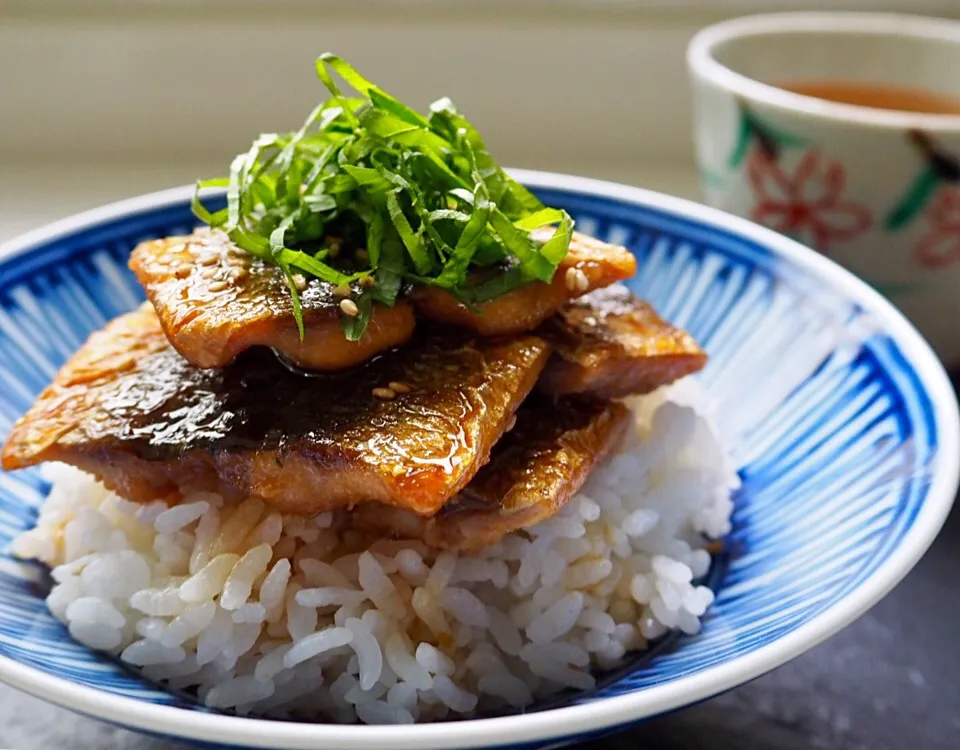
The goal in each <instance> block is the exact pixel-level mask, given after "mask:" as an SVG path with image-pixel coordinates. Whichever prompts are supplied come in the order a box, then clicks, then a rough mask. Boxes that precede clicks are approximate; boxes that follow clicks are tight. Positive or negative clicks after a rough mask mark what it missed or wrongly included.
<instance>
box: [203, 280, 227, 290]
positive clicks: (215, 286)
mask: <svg viewBox="0 0 960 750" xmlns="http://www.w3.org/2000/svg"><path fill="white" fill-rule="evenodd" d="M229 286H230V284H229V283H227V282H226V281H214V282H213V283H212V284H210V285H209V286H208V287H207V289H208V290H210V291H211V292H222V291H223V290H224V289H227V288H228V287H229Z"/></svg>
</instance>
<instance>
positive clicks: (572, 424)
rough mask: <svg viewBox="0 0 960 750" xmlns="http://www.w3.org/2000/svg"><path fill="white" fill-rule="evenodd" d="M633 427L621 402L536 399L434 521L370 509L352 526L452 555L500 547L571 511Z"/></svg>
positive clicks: (355, 515)
mask: <svg viewBox="0 0 960 750" xmlns="http://www.w3.org/2000/svg"><path fill="white" fill-rule="evenodd" d="M629 423H630V412H629V410H628V409H627V408H626V407H625V406H623V405H622V404H620V403H616V402H611V401H602V400H600V399H593V398H587V397H580V396H573V397H570V398H565V399H560V400H559V401H556V402H555V401H554V400H552V399H549V398H546V397H532V398H530V399H529V400H528V401H527V402H526V403H525V404H524V405H523V406H522V407H521V408H520V410H519V411H518V412H517V422H516V426H515V427H514V428H513V429H512V430H511V431H510V432H509V433H507V434H506V435H505V436H504V437H503V438H502V439H501V440H500V442H499V443H498V444H497V446H496V447H495V448H494V450H493V455H492V456H491V459H490V463H488V464H487V465H486V466H484V467H483V468H482V469H481V470H480V472H479V473H478V474H477V476H476V477H474V479H473V481H472V482H471V483H470V484H469V485H467V487H466V488H465V489H464V490H463V491H462V492H460V493H459V494H458V495H457V496H456V497H454V498H453V499H452V500H451V501H450V502H448V503H447V504H446V505H444V506H443V508H442V509H441V510H440V512H439V513H437V515H436V516H434V517H433V518H429V519H425V518H422V517H419V516H415V515H413V514H412V513H409V512H407V511H404V510H401V509H399V508H383V507H379V506H375V505H366V506H363V507H360V508H356V509H355V510H354V511H353V512H352V513H350V514H348V516H349V518H347V519H345V521H346V523H348V524H352V525H353V526H354V527H356V528H360V529H363V530H368V531H375V532H379V533H383V534H388V535H392V536H397V537H403V538H419V539H423V541H425V542H426V543H427V544H429V545H431V546H434V547H441V548H444V549H460V550H464V549H466V550H470V549H478V548H481V547H486V546H489V545H491V544H495V543H496V542H498V541H499V540H500V539H501V538H503V537H504V536H505V535H506V534H509V533H510V532H511V531H516V530H517V529H523V528H527V527H529V526H532V525H534V524H536V523H538V522H540V521H543V520H545V519H547V518H550V517H551V516H553V515H554V514H555V513H557V511H559V510H560V509H561V508H562V507H563V506H564V505H566V503H567V501H569V500H570V498H571V497H573V496H574V495H575V494H576V493H577V491H578V490H579V489H580V487H582V486H583V483H584V482H585V481H586V479H587V477H588V476H589V475H590V472H591V471H593V469H594V468H595V467H596V466H597V465H599V464H600V463H602V462H603V461H604V459H605V458H606V457H607V456H608V455H609V454H610V453H611V452H612V451H614V450H615V449H616V447H617V446H618V445H619V443H620V441H621V439H622V437H623V434H624V432H625V431H626V429H627V427H628V425H629Z"/></svg>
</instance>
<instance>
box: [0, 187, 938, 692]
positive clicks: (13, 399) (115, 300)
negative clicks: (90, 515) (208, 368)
mask: <svg viewBox="0 0 960 750" xmlns="http://www.w3.org/2000/svg"><path fill="white" fill-rule="evenodd" d="M538 192H539V193H540V195H541V197H542V198H543V199H544V200H545V201H546V202H548V203H550V204H553V205H558V206H562V207H565V208H566V209H567V210H569V211H570V212H571V213H572V214H573V215H574V217H575V218H576V219H577V222H578V227H579V229H581V230H582V231H585V232H587V233H589V234H593V235H595V236H597V237H600V238H602V239H607V240H611V241H614V242H620V243H623V244H625V245H627V246H628V247H630V248H631V249H632V250H633V251H634V252H635V253H636V254H637V256H638V259H639V272H638V274H637V276H636V278H635V279H634V280H633V281H632V282H631V283H632V287H633V290H634V292H635V293H637V294H638V295H640V296H642V297H645V298H647V299H649V300H650V301H651V302H652V303H653V304H654V306H655V307H656V308H657V309H658V310H659V311H660V312H661V313H662V314H663V315H664V316H665V317H666V318H668V319H670V320H672V321H673V322H675V323H677V324H679V325H682V326H684V327H687V328H688V329H689V330H690V331H691V332H692V333H693V334H694V335H695V336H696V337H697V338H698V339H699V340H700V342H701V343H702V344H703V345H704V347H705V348H706V349H707V350H708V351H709V352H710V355H711V360H710V364H709V365H708V367H707V369H706V371H705V372H704V373H703V374H702V381H703V383H704V385H705V387H706V390H707V392H708V393H709V394H710V395H711V396H712V397H714V398H715V399H716V401H717V408H718V419H719V421H720V424H721V425H722V427H723V428H724V429H725V431H727V434H730V435H732V436H735V438H736V440H735V445H736V453H735V458H736V461H737V466H738V467H739V469H740V474H741V477H742V479H743V487H742V490H741V491H740V492H739V494H738V496H737V498H736V510H735V516H734V529H733V532H732V533H731V535H730V536H729V538H728V539H727V541H726V551H725V553H724V563H725V564H724V565H723V567H722V569H721V568H718V569H717V571H716V573H715V575H714V576H713V580H714V582H715V584H716V589H717V592H718V596H717V600H716V603H715V604H714V605H713V607H712V608H711V610H710V612H709V613H708V616H707V618H706V620H705V624H704V628H703V631H702V632H701V633H700V634H698V635H697V636H694V637H683V638H677V639H675V640H673V641H672V642H671V643H670V644H669V647H667V648H662V649H657V650H656V653H655V654H654V655H653V656H648V657H645V658H642V659H639V660H638V661H636V662H635V663H633V664H632V665H630V666H629V667H628V668H626V669H624V670H621V671H620V672H618V673H617V674H616V675H613V676H611V677H610V678H609V679H607V680H605V681H604V682H603V683H602V686H601V688H600V689H598V690H597V691H595V692H593V693H591V694H589V695H583V696H580V697H577V698H575V699H574V700H575V701H579V702H590V701H597V700H603V699H604V698H607V697H610V696H618V695H624V694H628V693H632V692H635V691H639V690H643V689H644V688H647V687H650V686H654V685H660V684H663V683H666V682H670V681H672V680H675V679H677V678H679V677H681V676H684V675H690V674H694V673H699V672H702V671H703V670H707V669H710V668H711V667H712V666H714V665H717V664H721V663H725V662H729V661H730V660H733V659H737V658H738V657H741V656H743V655H745V654H747V653H749V652H751V651H753V650H755V649H757V648H759V647H761V646H764V645H767V644H770V643H772V642H774V641H776V640H777V639H779V638H781V637H783V636H784V635H786V634H787V633H790V632H792V631H794V630H796V629H797V628H798V627H800V626H801V625H803V624H804V623H805V622H808V621H809V620H810V619H811V618H812V617H814V616H816V615H817V614H818V613H820V612H822V611H824V610H825V609H827V608H829V607H831V606H832V605H834V604H836V603H837V602H838V601H840V600H841V599H842V598H843V597H844V596H846V595H847V594H848V593H849V592H850V591H852V590H854V589H856V588H857V587H858V586H859V585H861V584H862V583H863V582H864V581H865V580H866V579H867V578H868V577H869V576H870V575H871V574H872V573H873V572H874V571H875V570H876V569H877V567H878V565H880V564H881V563H882V562H883V561H884V560H885V559H886V558H888V557H889V555H890V554H891V552H892V551H893V550H894V549H896V547H897V546H898V544H900V542H901V541H902V539H903V538H904V535H905V534H906V533H907V532H908V531H909V529H910V528H911V525H912V524H913V523H914V521H915V519H916V518H917V514H918V512H919V511H920V509H921V507H922V506H923V503H924V500H925V497H926V495H927V493H928V490H929V479H930V477H929V471H928V466H929V465H930V463H931V461H932V459H933V457H934V455H935V452H936V449H937V429H936V424H935V420H934V413H933V409H932V405H931V403H930V399H929V397H928V394H927V391H926V390H925V387H924V384H923V383H922V382H921V380H920V378H919V376H918V374H917V372H916V371H915V370H914V368H913V367H912V365H911V363H910V362H909V361H907V359H906V358H905V357H904V355H903V353H902V352H901V351H900V349H899V348H898V346H897V344H896V342H895V341H894V340H892V339H891V338H890V337H888V336H886V335H884V334H883V333H882V332H875V331H872V330H871V329H870V325H869V324H870V320H869V316H867V315H866V314H865V313H864V311H863V310H861V309H860V308H859V307H858V306H857V305H856V304H854V303H852V302H850V301H848V300H846V299H844V298H842V297H841V296H839V295H838V293H836V292H831V291H830V290H829V289H825V288H824V283H823V281H822V280H820V279H817V278H815V277H814V276H812V275H811V274H809V273H808V272H807V271H805V270H803V269H801V268H799V267H795V266H792V265H791V264H789V263H788V262H787V261H785V260H783V259H782V258H781V257H780V256H778V255H776V254H774V253H772V252H770V251H769V250H768V249H766V248H765V247H763V246H762V245H760V244H757V243H756V242H753V241H751V240H748V239H745V238H743V237H740V236H737V235H735V234H732V233H729V232H726V231H724V230H722V229H719V228H716V227H712V226H709V225H707V224H701V223H698V222H695V221H693V220H691V219H688V218H683V217H678V216H674V215H670V214H667V213H666V212H662V211H659V210H655V209H652V208H642V207H638V206H637V205H635V204H633V203H630V202H626V201H619V200H617V199H614V198H605V197H598V196H595V195H587V194H581V193H577V192H575V191H567V190H559V189H549V190H540V191H538ZM193 224H194V222H193V219H192V217H191V215H190V210H189V206H188V205H187V204H186V203H182V204H176V205H172V206H168V207H164V208H159V209H154V210H148V211H143V212H140V213H136V214H133V215H129V216H124V217H122V218H119V219H113V220H108V221H104V222H102V223H100V224H97V225H96V226H92V227H90V228H88V229H85V230H82V231H78V232H76V233H73V234H71V235H69V236H67V237H64V238H60V239H58V240H55V241H52V242H48V243H46V244H40V245H38V246H36V247H34V248H32V249H31V250H30V251H29V252H27V253H21V254H18V255H16V256H14V257H11V258H9V259H7V260H6V261H4V262H2V264H0V435H5V434H6V433H7V432H8V430H9V428H10V426H11V425H12V423H13V421H14V420H15V419H16V418H17V417H18V416H19V415H20V414H21V413H23V412H24V411H25V410H26V409H27V407H28V406H29V404H30V403H31V401H32V399H33V398H34V397H35V395H36V394H37V393H38V392H39V391H40V390H41V389H42V388H43V387H44V386H46V385H47V383H48V382H49V380H50V379H51V378H52V376H53V374H54V373H55V371H56V369H57V368H58V367H59V366H60V365H61V364H62V363H63V361H64V359H65V358H66V357H67V356H69V354H70V353H71V352H73V351H74V350H75V349H76V348H77V347H78V346H79V345H80V344H81V343H82V341H83V340H84V339H85V338H86V336H87V335H88V334H89V333H90V332H92V331H94V330H96V329H98V328H100V327H102V326H103V324H105V323H106V322H107V321H108V320H109V319H111V318H112V317H114V316H116V315H117V314H119V313H121V312H124V311H126V310H129V309H131V308H132V307H133V306H135V305H136V304H137V303H138V302H139V301H140V300H141V299H142V292H141V290H140V288H139V287H138V285H137V284H136V283H135V281H134V279H133V276H132V274H131V273H130V272H129V271H128V269H127V267H126V259H127V256H128V255H129V252H130V250H131V248H132V247H133V246H134V245H135V244H136V243H137V242H139V241H141V240H143V239H147V238H152V237H159V236H164V235H169V234H177V233H185V232H188V231H190V229H191V228H192V226H193ZM47 490H48V486H47V484H46V483H45V481H44V480H43V479H42V477H41V476H40V474H39V472H38V471H36V470H27V471H22V472H18V473H16V474H9V475H5V474H0V548H4V549H5V548H6V547H7V546H8V543H9V541H10V540H11V539H12V538H13V537H14V536H15V535H16V534H17V533H19V532H20V531H22V530H24V529H26V528H28V527H30V526H31V524H32V523H33V521H34V519H35V517H36V511H37V508H38V507H39V505H40V504H41V503H42V502H43V498H44V496H45V493H46V492H47ZM45 586H46V582H45V574H44V571H43V570H42V569H41V568H40V567H39V566H36V565H31V564H22V563H19V562H17V561H15V560H13V559H11V558H10V557H9V555H7V554H6V553H3V554H0V654H2V655H4V656H6V657H8V658H10V659H13V660H15V661H17V662H19V663H21V664H25V665H29V666H31V667H33V668H35V669H37V670H40V671H43V672H46V673H48V674H51V675H55V676H57V677H58V678H60V679H63V680H70V681H73V682H76V683H80V684H83V685H87V686H91V687H94V688H97V689H99V690H102V691H105V692H109V693H113V694H116V695H123V696H128V697H133V698H136V699H138V700H141V701H147V702H151V703H163V704H168V705H174V706H178V707H180V708H182V709H183V710H184V711H198V710H204V709H202V708H199V707H197V706H194V705H192V704H190V703H188V702H185V701H182V700H181V699H179V698H177V697H175V696H172V695H168V694H166V693H163V692H158V691H157V690H155V689H153V688H152V687H151V686H150V685H147V684H145V683H144V682H142V681H141V680H139V679H138V678H137V677H136V676H135V675H133V674H131V673H128V672H127V671H125V670H124V669H123V668H122V667H120V666H118V665H117V664H116V663H114V662H113V661H111V660H109V659H106V658H104V657H102V656H100V655H98V654H95V653H93V652H90V651H88V650H87V649H85V648H83V647H81V646H78V645H76V644H74V643H73V642H72V641H71V640H70V638H69V637H68V635H67V633H66V631H65V630H64V628H63V627H62V626H61V625H60V624H59V623H57V622H56V621H55V620H54V619H53V618H52V617H51V615H50V614H49V613H48V612H47V611H46V608H45V605H44V601H43V598H44V590H45Z"/></svg>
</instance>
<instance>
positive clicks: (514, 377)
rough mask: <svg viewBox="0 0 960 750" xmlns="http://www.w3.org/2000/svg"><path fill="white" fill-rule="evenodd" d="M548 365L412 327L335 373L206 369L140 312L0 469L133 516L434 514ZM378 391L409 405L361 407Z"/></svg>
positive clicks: (52, 397) (389, 402)
mask: <svg viewBox="0 0 960 750" xmlns="http://www.w3.org/2000/svg"><path fill="white" fill-rule="evenodd" d="M548 357H549V345H548V344H547V343H546V342H545V341H543V339H541V338H539V337H536V336H532V335H527V336H521V337H517V338H515V339H512V340H508V341H503V340H489V339H482V338H478V337H476V336H471V335H469V334H467V333H466V332H462V331H456V330H454V331H450V330H449V329H443V330H437V329H435V328H429V327H425V329H424V330H423V331H422V332H418V335H417V337H416V338H415V339H414V340H413V341H411V342H410V343H409V344H408V345H407V346H405V347H403V348H401V349H398V350H392V351H390V352H388V353H385V354H383V355H382V356H380V357H379V358H377V359H376V360H375V361H372V362H369V363H366V364H365V365H362V366H360V367H358V368H354V369H352V370H349V371H342V372H336V373H312V374H310V375H307V376H304V375H303V374H302V373H295V372H292V371H290V370H289V369H288V368H287V367H285V366H283V365H282V364H280V362H279V361H278V359H277V358H276V357H275V356H274V355H273V354H272V353H271V352H269V351H268V350H261V351H256V352H249V353H248V354H246V355H244V356H243V357H242V358H240V359H239V360H238V361H237V362H236V363H234V364H233V365H231V366H230V367H227V368H223V369H219V370H205V369H200V368H196V367H193V366H192V365H191V364H190V363H188V362H186V361H185V360H184V359H183V358H182V357H180V356H179V355H178V354H177V352H176V351H175V350H174V349H173V348H172V347H171V346H170V344H169V342H168V341H167V339H166V336H165V335H164V333H163V330H162V329H161V326H160V323H159V320H158V319H157V316H156V314H155V313H154V311H153V308H152V307H151V306H150V305H149V303H145V304H144V305H143V306H142V307H141V308H140V309H138V310H137V311H135V312H133V313H128V314H126V315H123V316H121V317H120V318H118V319H116V320H115V321H113V322H112V323H110V324H109V325H108V326H107V327H106V328H105V329H104V330H102V331H100V332H97V333H95V334H93V336H91V337H90V339H89V340H88V341H87V343H86V344H85V345H84V346H83V347H81V349H80V350H79V351H78V352H77V353H76V354H75V355H74V356H73V357H72V358H71V359H70V360H69V361H68V362H67V363H66V364H65V365H64V367H63V368H62V369H61V371H60V372H59V373H58V375H57V376H56V378H55V380H54V382H53V384H51V385H50V386H49V387H48V388H47V389H46V390H45V391H44V392H43V393H42V394H41V395H40V397H39V398H38V399H37V401H36V403H35V404H34V405H33V406H32V407H31V409H30V410H29V411H28V412H27V414H26V415H25V416H24V417H22V418H21V419H20V420H19V421H18V422H17V424H16V425H15V426H14V428H13V431H12V432H11V435H10V437H9V439H8V440H7V443H6V445H5V446H4V448H3V451H2V455H0V458H2V466H3V468H4V469H7V470H12V469H18V468H23V467H26V466H31V465H34V464H37V463H40V462H43V461H63V462H65V463H70V464H73V465H75V466H77V467H79V468H80V469H82V470H85V471H88V472H90V473H92V474H94V475H96V476H97V477H99V478H100V479H102V480H103V481H104V483H105V484H106V485H107V486H108V487H109V488H110V489H112V490H114V491H116V492H117V493H118V494H120V495H122V496H124V497H127V498H129V499H131V500H135V501H149V500H154V499H157V498H166V499H170V500H172V501H176V500H178V499H179V498H180V497H181V496H182V494H184V493H186V492H191V491H199V490H212V491H216V492H220V493H222V494H223V495H225V496H226V497H228V498H236V499H241V498H245V497H256V498H259V499H261V500H264V501H265V502H267V503H269V504H272V505H273V506H275V507H277V508H279V509H280V510H282V511H284V512H291V513H301V514H315V513H320V512H323V511H326V510H331V509H336V508H340V507H350V506H353V505H355V504H358V503H364V502H370V501H377V502H380V503H386V504H392V505H396V506H398V507H403V508H406V509H408V510H410V511H412V512H414V513H416V514H420V515H433V514H435V513H436V512H437V511H438V510H439V509H440V507H441V506H442V505H443V504H444V502H446V500H447V499H448V498H449V497H450V496H452V495H453V494H455V493H456V492H458V491H459V490H460V489H462V488H463V487H464V486H465V485H466V484H467V483H468V482H469V481H470V480H471V479H472V478H473V476H474V475H475V474H476V472H477V471H478V470H479V469H480V467H481V466H482V465H483V464H484V463H486V461H487V460H488V458H489V455H490V451H491V449H492V448H493V446H494V445H495V444H496V442H497V441H498V440H499V439H500V437H501V435H502V434H503V433H504V431H505V430H506V429H507V427H508V425H509V423H510V422H511V420H512V419H513V414H514V411H515V410H516V409H517V408H518V407H519V405H520V404H521V402H522V401H523V400H524V399H525V398H526V396H527V394H528V393H529V392H530V391H531V390H532V388H533V386H534V384H535V382H536V379H537V377H538V376H539V374H540V372H541V370H542V369H543V367H544V365H545V364H546V362H547V359H548ZM391 382H401V383H403V384H404V385H405V386H407V388H408V389H409V390H408V392H406V393H399V392H397V393H394V397H393V398H391V399H382V398H377V397H376V396H374V395H373V389H374V388H384V387H389V383H391ZM321 488H322V489H321Z"/></svg>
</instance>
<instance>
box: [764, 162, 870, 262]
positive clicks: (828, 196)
mask: <svg viewBox="0 0 960 750" xmlns="http://www.w3.org/2000/svg"><path fill="white" fill-rule="evenodd" d="M747 174H748V176H749V178H750V183H751V184H752V185H753V190H754V193H755V194H756V196H757V204H756V206H755V207H754V209H753V220H754V221H755V222H757V223H758V224H765V225H766V226H768V227H770V228H771V229H775V230H777V231H778V232H781V233H783V234H786V235H788V236H790V237H793V238H795V239H797V240H800V241H801V242H803V243H804V244H806V245H809V246H810V247H813V248H816V249H817V250H819V251H820V252H822V253H826V252H829V250H830V245H831V243H833V242H842V241H847V240H851V239H853V238H854V237H857V236H859V235H861V234H863V233H864V232H866V231H867V230H868V229H870V227H871V226H872V225H873V217H872V216H871V214H870V210H869V209H868V208H867V207H866V206H861V205H859V204H857V203H853V202H850V201H844V200H843V199H842V196H843V189H844V186H845V185H846V173H845V171H844V168H843V164H841V163H840V162H839V161H836V160H833V159H826V158H823V157H822V156H821V154H820V152H819V151H817V150H816V149H813V150H810V151H807V152H806V153H805V154H804V155H803V157H802V158H801V159H800V163H799V164H798V165H797V169H796V171H795V172H794V173H793V174H792V175H791V174H788V173H786V172H785V171H784V170H783V168H782V167H781V166H780V164H778V163H777V161H776V160H775V159H773V158H771V157H770V156H768V155H767V154H765V153H764V152H763V151H762V150H760V149H754V151H753V153H752V154H751V156H750V159H749V161H748V163H747Z"/></svg>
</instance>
